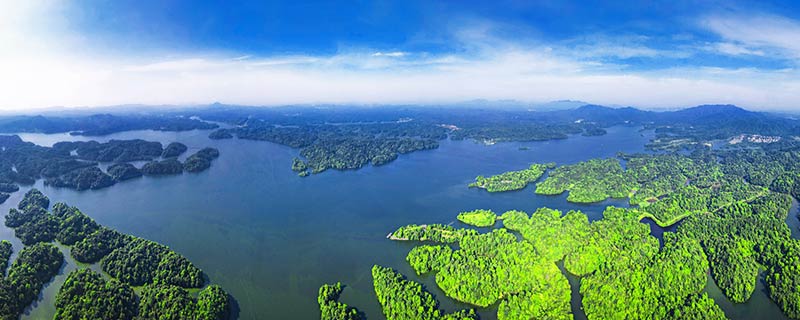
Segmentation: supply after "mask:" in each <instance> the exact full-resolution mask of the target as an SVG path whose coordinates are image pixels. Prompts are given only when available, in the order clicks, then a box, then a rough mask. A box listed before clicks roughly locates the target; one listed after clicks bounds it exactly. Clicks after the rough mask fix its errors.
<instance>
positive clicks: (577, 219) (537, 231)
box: [502, 208, 589, 261]
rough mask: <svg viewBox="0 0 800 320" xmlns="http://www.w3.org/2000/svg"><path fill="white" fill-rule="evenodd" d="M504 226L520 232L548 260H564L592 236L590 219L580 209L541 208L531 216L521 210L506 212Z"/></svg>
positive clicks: (503, 217)
mask: <svg viewBox="0 0 800 320" xmlns="http://www.w3.org/2000/svg"><path fill="white" fill-rule="evenodd" d="M502 219H503V226H505V227H506V228H508V229H509V230H514V231H518V232H519V233H520V234H522V237H524V238H525V240H527V241H529V242H530V243H531V244H533V246H534V248H536V251H537V252H538V254H539V255H541V256H543V257H544V258H545V259H546V260H547V261H558V260H561V259H562V258H563V257H564V256H565V255H567V254H569V253H572V252H573V251H574V250H575V249H576V248H578V247H580V246H581V245H582V244H583V243H584V242H585V241H586V238H587V237H588V236H589V219H588V218H587V217H586V215H584V214H583V213H580V212H577V211H570V212H567V214H566V215H564V216H562V215H561V211H558V210H553V209H548V208H540V209H538V210H536V212H534V213H533V214H531V217H530V218H528V215H527V214H526V213H524V212H521V211H508V212H506V213H504V214H503V216H502Z"/></svg>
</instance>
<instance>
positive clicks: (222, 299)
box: [195, 285, 231, 320]
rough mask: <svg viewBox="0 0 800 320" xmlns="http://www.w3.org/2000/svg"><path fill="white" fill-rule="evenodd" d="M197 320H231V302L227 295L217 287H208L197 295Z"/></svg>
mask: <svg viewBox="0 0 800 320" xmlns="http://www.w3.org/2000/svg"><path fill="white" fill-rule="evenodd" d="M195 316H196V318H197V319H198V320H228V319H230V318H231V301H230V297H229V296H228V293H227V292H225V290H222V288H220V286H218V285H210V286H208V287H206V288H205V289H203V290H201V291H200V294H198V295H197V312H196V314H195Z"/></svg>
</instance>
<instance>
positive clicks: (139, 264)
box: [100, 238, 203, 288]
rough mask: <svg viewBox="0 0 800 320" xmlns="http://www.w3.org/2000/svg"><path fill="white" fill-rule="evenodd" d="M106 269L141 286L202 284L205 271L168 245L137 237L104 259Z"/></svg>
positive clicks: (189, 285) (120, 278)
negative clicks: (147, 284) (154, 283)
mask: <svg viewBox="0 0 800 320" xmlns="http://www.w3.org/2000/svg"><path fill="white" fill-rule="evenodd" d="M100 264H101V265H102V266H103V271H105V272H107V273H108V274H109V275H111V276H112V277H114V278H117V279H119V280H120V281H122V282H124V283H127V284H130V285H133V286H140V285H143V284H146V283H151V282H156V283H162V284H172V285H178V286H182V287H191V288H199V287H201V286H202V285H203V273H202V271H200V269H198V268H197V267H195V266H194V265H193V264H192V263H191V262H189V260H187V259H186V258H185V257H183V256H181V255H179V254H177V253H175V252H174V251H172V250H170V249H169V248H167V247H166V246H164V245H161V244H158V243H156V242H153V241H149V240H145V239H140V238H134V239H132V240H131V241H128V242H127V243H126V244H125V245H123V246H122V247H119V248H117V249H114V250H113V251H111V253H109V254H108V255H107V256H105V257H104V258H103V259H102V260H100Z"/></svg>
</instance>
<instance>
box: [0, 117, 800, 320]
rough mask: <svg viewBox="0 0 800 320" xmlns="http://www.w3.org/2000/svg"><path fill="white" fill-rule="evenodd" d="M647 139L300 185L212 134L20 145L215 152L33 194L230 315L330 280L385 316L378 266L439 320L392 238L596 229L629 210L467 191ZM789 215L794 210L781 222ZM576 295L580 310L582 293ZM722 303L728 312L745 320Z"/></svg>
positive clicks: (297, 309) (302, 306)
mask: <svg viewBox="0 0 800 320" xmlns="http://www.w3.org/2000/svg"><path fill="white" fill-rule="evenodd" d="M651 134H652V133H648V132H640V131H639V128H636V127H613V128H610V129H608V134H606V135H604V136H600V137H583V136H573V137H571V138H570V139H566V140H556V141H543V142H526V143H516V142H515V143H498V144H495V145H484V144H479V143H475V142H472V141H450V140H444V141H441V142H440V143H441V145H440V147H439V148H438V149H435V150H430V151H421V152H414V153H411V154H407V155H401V156H400V157H399V158H398V159H397V160H396V161H394V162H391V163H389V164H388V165H384V166H380V167H372V166H369V167H366V168H363V169H360V170H355V171H334V170H329V171H326V172H324V173H322V174H317V175H312V176H310V177H307V178H300V177H298V176H297V175H296V173H295V172H292V171H291V170H290V167H291V160H292V158H293V157H296V156H297V155H298V153H299V151H298V150H296V149H292V148H289V147H285V146H281V145H278V144H273V143H269V142H262V141H247V140H238V139H231V140H210V139H208V138H207V135H208V131H187V132H154V131H134V132H124V133H118V134H113V135H109V136H104V137H92V138H87V137H74V136H69V135H66V134H55V135H44V134H21V136H22V138H23V139H24V140H26V141H32V142H34V143H37V144H41V145H52V144H53V143H55V142H58V141H64V140H98V141H107V140H110V139H137V138H138V139H144V140H150V141H160V142H162V143H163V144H165V145H166V144H167V143H169V142H173V141H179V142H183V143H184V144H186V145H187V146H189V151H188V152H187V153H192V152H194V151H196V150H198V149H200V148H202V147H206V146H213V147H216V148H218V149H219V150H220V152H221V155H220V157H219V159H217V160H216V161H214V162H213V164H212V166H211V168H210V169H209V170H207V171H204V172H201V173H199V174H188V173H185V174H182V175H179V176H168V177H144V178H139V179H134V180H130V181H125V182H122V183H119V184H117V185H114V186H112V187H110V188H106V189H102V190H94V191H91V190H90V191H80V192H79V191H74V190H69V189H59V188H51V187H46V186H43V185H42V182H41V180H40V181H39V182H37V184H36V185H35V187H37V188H39V189H40V190H42V192H44V194H45V195H47V196H48V197H50V199H51V202H59V201H63V202H67V203H69V204H70V205H74V206H77V207H78V208H80V209H81V210H82V211H83V212H84V213H86V214H88V215H89V216H91V217H92V218H94V219H95V220H96V221H97V222H99V223H101V224H103V225H106V226H109V227H112V228H115V229H117V230H119V231H121V232H125V233H129V234H132V235H136V236H140V237H143V238H147V239H150V240H154V241H157V242H160V243H163V244H166V245H168V246H170V247H171V248H172V249H174V250H175V251H177V252H179V253H181V254H183V255H184V256H186V257H187V258H189V259H190V260H191V261H192V262H194V264H196V265H197V266H198V267H200V268H202V269H203V270H204V271H205V272H206V273H207V274H208V276H209V277H210V279H211V281H212V282H214V283H217V284H220V285H221V286H222V287H223V288H224V289H225V290H227V291H228V292H229V293H231V294H232V295H233V296H234V297H235V298H236V300H237V303H238V308H239V317H240V319H265V318H271V319H318V318H319V309H318V305H317V300H316V299H317V291H318V289H319V287H320V286H321V285H322V284H324V283H333V282H337V281H341V282H342V283H343V284H344V285H345V286H346V288H345V290H344V293H343V294H342V297H341V301H342V302H345V303H347V304H349V305H351V306H353V307H356V308H358V309H359V310H361V311H363V312H365V313H366V315H367V316H368V318H369V319H382V318H383V315H382V313H381V310H380V306H379V304H378V301H377V300H376V299H375V297H374V293H373V288H372V277H371V273H370V270H371V268H372V265H374V264H379V265H383V266H388V267H392V268H395V269H397V270H399V271H400V272H402V273H403V274H404V275H406V276H407V277H409V278H410V279H412V280H416V281H421V282H422V283H423V284H425V285H426V287H427V289H428V290H429V291H431V292H432V293H433V294H435V295H436V296H437V299H438V300H439V301H440V302H441V307H442V308H443V309H445V310H447V311H453V310H456V309H457V308H465V307H467V306H465V305H463V304H460V303H456V302H454V301H452V300H451V299H449V298H447V297H445V296H444V294H443V293H442V292H441V291H440V290H439V289H438V288H437V287H436V285H435V283H434V280H433V276H430V275H428V276H423V277H417V276H416V275H415V274H414V271H413V270H412V269H411V267H410V266H409V265H408V263H406V262H405V256H406V254H407V253H408V251H409V250H410V249H411V248H412V247H413V246H415V245H416V244H415V243H405V242H393V241H390V240H387V239H386V235H387V234H388V233H390V232H392V231H394V230H395V229H396V228H398V227H400V226H403V225H406V224H411V223H417V224H422V223H445V224H446V223H455V224H456V225H457V226H463V225H462V224H460V223H459V222H457V221H456V219H455V217H456V215H457V214H458V213H459V212H461V211H468V210H473V209H478V208H484V209H492V210H494V211H495V212H498V213H502V212H504V211H506V210H511V209H516V210H523V211H527V212H533V211H534V210H535V209H537V208H539V207H543V206H547V207H552V208H557V209H560V210H562V211H568V210H571V209H578V210H581V211H583V212H584V213H586V214H587V215H588V216H589V217H590V220H596V219H599V218H601V214H602V211H603V209H604V208H605V207H606V206H608V205H616V206H627V201H625V200H609V201H605V202H602V203H599V204H592V205H579V204H570V203H568V202H566V200H565V198H566V196H565V195H560V196H539V195H536V194H534V193H533V188H532V187H528V188H525V189H523V190H520V191H515V192H505V193H498V194H490V193H488V192H486V191H484V190H479V189H469V188H467V184H469V183H470V182H472V181H473V179H474V178H475V176H477V175H492V174H497V173H501V172H504V171H509V170H519V169H523V168H526V167H527V166H528V165H529V164H530V163H533V162H538V163H544V162H556V163H557V164H569V163H575V162H579V161H583V160H587V159H590V158H598V157H614V156H615V155H616V153H617V152H620V151H622V152H628V153H633V152H643V151H644V149H643V146H644V144H645V143H646V142H647V141H648V139H649V137H650V135H651ZM520 147H527V148H528V149H527V150H520ZM25 190H27V188H23V189H22V190H21V191H20V192H18V193H15V194H13V195H12V197H11V198H10V199H9V200H8V201H7V202H6V203H5V204H3V205H2V206H0V211H1V212H3V213H5V212H7V211H8V208H9V207H12V206H15V205H16V203H17V202H18V201H19V199H20V198H21V197H22V194H23V193H24V191H25ZM796 210H797V209H796V206H794V207H793V212H792V213H791V215H794V214H795V212H796ZM658 231H660V230H654V233H657V232H658ZM0 236H2V237H3V238H4V239H10V240H13V243H14V249H15V251H19V249H20V248H21V247H22V246H21V244H20V242H19V240H18V239H16V238H15V237H14V236H13V231H11V230H9V229H7V228H5V227H2V228H0ZM65 253H67V256H68V252H67V251H65ZM75 267H76V266H75V263H74V261H72V260H71V259H68V263H67V265H65V267H64V273H63V274H62V275H59V276H58V277H57V279H56V281H54V282H53V283H51V284H50V285H48V286H47V287H46V288H45V290H44V292H43V294H42V297H41V299H40V301H38V302H37V303H36V304H35V305H34V307H33V308H31V310H29V312H28V313H27V314H26V315H24V316H23V318H28V319H51V318H52V316H53V313H54V311H55V310H54V306H53V302H54V298H55V294H56V292H57V291H58V288H59V287H60V285H61V283H62V282H63V279H64V278H65V277H66V273H68V272H69V271H70V270H72V269H74V268H75ZM717 291H718V290H717ZM758 294H761V295H763V293H758V292H757V293H756V295H758ZM574 297H575V299H576V301H574V303H578V302H579V300H577V299H579V298H580V296H579V295H578V294H576V295H574ZM764 297H766V296H764ZM715 298H717V299H718V301H720V300H719V299H724V297H721V298H720V297H719V296H717V297H715ZM754 301H755V300H754ZM758 301H760V302H758V303H759V305H764V309H765V310H777V306H775V304H774V303H771V302H770V301H768V300H763V299H762V300H758ZM765 301H766V302H765ZM720 304H721V305H723V307H725V311H726V313H728V315H729V316H734V315H735V314H744V313H733V312H732V310H733V309H732V308H733V307H726V306H725V305H724V303H722V302H720ZM740 306H742V305H739V306H736V307H740ZM480 311H481V312H480V313H481V316H482V319H494V318H495V315H494V310H480ZM761 314H763V313H761ZM770 314H772V313H770Z"/></svg>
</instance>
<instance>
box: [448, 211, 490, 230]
mask: <svg viewBox="0 0 800 320" xmlns="http://www.w3.org/2000/svg"><path fill="white" fill-rule="evenodd" d="M457 218H458V221H461V222H463V223H466V224H469V225H473V226H476V227H491V226H493V225H494V221H495V219H497V215H496V214H494V212H493V211H492V210H484V209H478V210H473V211H468V212H462V213H459V214H458V217H457Z"/></svg>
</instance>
